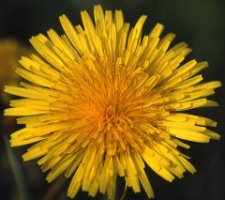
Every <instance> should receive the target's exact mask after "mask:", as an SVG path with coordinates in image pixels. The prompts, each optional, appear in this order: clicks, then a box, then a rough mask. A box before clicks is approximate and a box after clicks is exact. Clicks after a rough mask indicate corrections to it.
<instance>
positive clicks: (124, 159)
mask: <svg viewBox="0 0 225 200" xmlns="http://www.w3.org/2000/svg"><path fill="white" fill-rule="evenodd" d="M81 18H82V22H83V26H81V25H77V26H75V27H74V26H73V25H72V24H71V23H70V21H69V20H68V18H67V17H66V16H65V15H63V16H61V17H60V22H61V24H62V27H63V29H64V31H65V34H64V35H62V36H59V35H58V34H57V33H56V32H55V31H54V30H49V31H48V32H47V34H48V37H46V36H44V35H42V34H39V35H37V36H35V37H32V38H31V40H30V41H31V44H32V45H33V47H34V48H35V49H36V51H37V52H38V53H39V56H38V55H35V54H33V55H32V56H31V57H30V58H28V57H22V58H21V60H20V64H21V66H20V67H18V68H17V70H16V72H17V73H18V74H19V75H20V76H22V77H23V78H24V79H26V80H27V81H26V82H21V84H20V86H18V87H14V86H6V87H5V91H6V92H8V93H10V94H14V95H17V96H20V97H23V98H22V99H17V100H11V102H10V105H11V106H12V107H13V108H8V109H6V110H5V115H10V116H19V118H18V119H17V122H18V123H19V124H25V128H23V129H21V130H18V131H16V132H14V133H13V134H12V136H11V145H12V146H21V145H27V144H31V143H35V145H33V146H31V147H30V148H29V149H28V151H27V152H26V153H25V154H24V155H23V159H24V160H25V161H27V160H31V159H36V158H39V160H38V164H39V165H41V168H42V170H43V171H49V170H50V172H49V174H48V175H47V180H48V181H49V182H51V181H53V180H54V179H55V178H57V177H58V176H59V175H60V174H64V175H65V177H67V178H69V177H71V182H70V185H69V188H68V196H70V197H74V196H75V195H76V194H77V192H78V191H79V189H80V188H81V189H82V190H83V191H87V192H88V194H89V195H91V196H95V195H96V193H97V192H98V191H100V192H101V193H107V195H108V197H109V199H114V198H115V187H116V178H117V176H118V175H119V176H120V177H124V179H125V182H126V185H127V186H128V187H132V189H133V190H134V192H140V190H141V186H142V187H143V189H144V190H145V192H146V194H147V196H148V198H151V197H153V196H154V194H153V190H152V188H151V185H150V182H149V178H148V177H147V175H146V172H145V166H149V167H150V168H152V169H153V170H154V171H155V172H156V173H157V174H158V175H160V176H161V177H162V178H164V179H165V180H167V181H169V182H171V181H172V180H173V179H174V178H175V177H178V178H181V177H183V173H184V172H185V171H189V172H191V173H194V172H195V168H194V167H193V166H192V164H191V163H190V162H189V161H188V157H187V156H185V155H184V154H182V153H181V152H180V151H179V150H178V148H177V147H184V148H189V145H188V144H186V143H184V142H183V140H188V141H194V142H200V143H205V142H209V140H210V139H219V135H218V134H217V133H215V132H213V131H211V130H209V129H208V128H207V127H208V126H216V122H214V121H213V120H210V119H208V118H205V117H200V116H197V115H192V114H186V113H185V112H184V111H185V110H189V109H194V108H198V107H208V106H216V105H217V103H216V102H214V101H211V100H208V99H207V98H206V97H207V96H209V95H211V94H213V93H214V89H215V88H217V87H219V86H220V82H218V81H212V82H208V83H201V81H202V80H203V78H202V76H201V75H198V73H199V72H200V71H201V70H202V69H204V68H205V67H207V62H197V61H196V60H191V61H189V62H187V63H182V62H183V60H184V59H185V56H186V55H187V54H188V53H189V52H190V51H191V50H190V49H189V48H188V47H187V44H185V43H179V44H177V45H175V46H173V47H170V43H171V42H172V40H173V39H174V37H175V35H174V34H172V33H169V34H167V35H165V36H164V37H163V38H162V39H160V34H161V32H162V30H163V25H162V24H156V26H155V27H154V28H153V29H152V30H151V32H150V33H149V34H148V35H145V36H142V27H143V24H144V22H145V20H146V16H141V17H140V18H139V20H138V21H137V23H136V24H135V26H134V27H132V28H130V25H129V23H126V22H124V18H123V13H122V11H119V10H116V11H115V12H114V13H113V12H112V11H109V10H107V11H105V12H104V11H103V10H102V8H101V6H95V7H94V22H93V21H92V19H91V17H90V16H89V14H88V13H87V12H86V11H83V12H81Z"/></svg>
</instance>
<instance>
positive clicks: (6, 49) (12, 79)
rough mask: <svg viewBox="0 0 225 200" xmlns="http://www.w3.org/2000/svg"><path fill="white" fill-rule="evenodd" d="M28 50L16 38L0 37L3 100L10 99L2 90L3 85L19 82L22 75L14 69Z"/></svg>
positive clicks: (0, 81)
mask: <svg viewBox="0 0 225 200" xmlns="http://www.w3.org/2000/svg"><path fill="white" fill-rule="evenodd" d="M27 52H28V50H27V48H25V47H24V46H23V45H21V44H20V43H19V42H18V41H16V40H14V39H0V90H1V100H2V101H3V102H8V101H9V96H8V95H7V94H6V93H3V92H2V91H3V86H4V85H5V84H17V83H18V82H19V80H20V77H19V76H18V75H17V74H16V73H14V71H15V68H16V66H17V61H18V59H19V58H20V57H21V56H22V55H23V54H26V53H27Z"/></svg>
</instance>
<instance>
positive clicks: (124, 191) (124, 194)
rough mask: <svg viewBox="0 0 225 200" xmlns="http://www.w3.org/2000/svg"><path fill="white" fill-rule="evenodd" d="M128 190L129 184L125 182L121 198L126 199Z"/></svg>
mask: <svg viewBox="0 0 225 200" xmlns="http://www.w3.org/2000/svg"><path fill="white" fill-rule="evenodd" d="M127 190H128V187H127V184H125V186H124V190H123V194H122V196H121V198H120V200H125V198H126V195H127Z"/></svg>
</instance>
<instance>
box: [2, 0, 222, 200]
mask: <svg viewBox="0 0 225 200" xmlns="http://www.w3.org/2000/svg"><path fill="white" fill-rule="evenodd" d="M99 3H100V4H101V5H102V6H103V7H104V8H105V9H113V10H114V9H122V10H123V11H124V15H125V20H126V21H127V22H130V23H131V24H132V25H134V23H135V22H136V20H137V19H138V18H139V16H140V15H142V14H146V15H148V16H149V17H148V20H147V23H146V24H145V28H144V33H146V34H147V33H148V32H149V30H150V29H151V28H152V27H153V25H154V24H156V23H157V22H161V23H163V24H164V25H165V30H164V33H168V32H174V33H176V35H177V36H176V39H175V42H174V43H173V44H175V43H178V42H181V41H185V42H187V43H188V44H189V46H190V47H191V48H192V49H193V52H192V53H191V55H190V56H189V57H188V58H189V59H190V58H196V59H197V60H198V61H203V60H207V61H208V62H209V65H210V67H209V68H207V69H206V70H204V72H203V75H204V77H205V80H206V81H207V80H221V81H222V83H223V82H224V81H225V64H224V61H225V60H224V57H225V1H224V0H186V1H180V0H170V1H169V0H111V1H110V0H101V1H97V0H67V1H65V0H20V1H17V0H7V1H4V0H0V89H1V91H0V94H1V100H0V103H1V112H2V113H3V109H4V108H6V107H7V106H8V101H9V98H10V97H9V96H8V95H6V94H3V92H2V89H3V85H5V84H17V82H18V81H19V78H18V77H17V76H16V75H15V74H14V73H12V71H14V68H15V66H16V65H17V63H16V60H17V59H18V58H19V57H20V56H21V55H27V54H29V53H30V52H32V49H31V47H30V44H29V38H30V37H31V36H33V35H36V34H38V33H44V34H45V33H46V31H47V30H48V29H49V28H53V29H55V30H56V31H57V32H58V33H63V32H62V28H61V27H60V24H59V20H58V17H59V16H60V15H61V14H66V15H67V16H68V17H69V18H70V20H71V21H72V22H73V24H74V25H76V24H78V23H79V24H80V23H81V20H80V11H81V10H84V9H86V10H88V11H89V13H91V14H92V9H93V5H95V4H99ZM211 99H213V100H217V101H218V102H219V103H220V105H221V106H220V107H218V108H206V109H198V110H197V111H196V113H198V114H199V115H202V116H207V117H210V118H212V119H214V120H216V121H217V122H218V127H217V128H216V129H215V130H216V131H217V132H219V133H220V134H221V135H222V138H221V140H220V141H211V142H210V143H209V144H195V143H192V144H191V149H190V150H189V151H185V153H186V154H188V155H190V156H191V157H192V160H191V161H192V163H193V164H194V165H195V167H196V169H197V173H196V174H194V175H191V174H188V173H185V176H184V179H181V180H175V181H174V182H173V183H172V184H171V183H167V182H166V181H164V180H163V179H161V178H160V177H158V176H157V175H155V174H154V172H152V171H151V170H147V171H148V175H149V177H150V180H151V183H152V186H153V189H154V192H155V196H156V197H155V199H156V200H163V199H171V200H180V199H182V200H199V199H204V200H211V199H215V200H224V199H225V173H224V171H223V170H224V169H225V143H224V137H225V122H224V117H225V112H224V111H225V107H224V99H225V91H224V88H219V89H218V90H217V93H216V94H215V95H214V96H212V97H211ZM2 113H1V116H2ZM18 128H19V127H18V126H17V125H15V119H14V118H9V117H7V118H6V117H4V118H3V117H1V129H0V130H1V134H0V177H1V178H0V200H19V199H22V200H28V199H31V200H39V199H40V200H42V199H44V200H47V199H48V200H50V199H56V200H64V199H67V198H66V189H67V184H68V183H66V184H64V186H62V185H63V182H64V180H63V178H59V179H58V180H57V181H55V182H53V183H52V184H48V183H47V182H46V181H45V176H46V174H43V173H42V172H41V171H40V168H39V167H38V166H37V164H36V162H35V161H29V162H26V163H23V162H22V159H21V155H22V154H23V153H24V152H25V149H26V148H23V147H22V148H9V147H8V138H9V135H10V133H11V132H13V131H15V130H17V129H18ZM21 177H23V178H21ZM21 179H22V181H21ZM57 187H60V188H61V189H60V192H57V191H58V190H57ZM122 192H123V180H119V181H118V192H117V193H118V194H117V197H118V198H117V199H119V197H120V196H121V194H122ZM24 194H25V195H24ZM75 199H77V200H81V199H82V200H83V199H85V200H86V199H93V198H90V197H88V196H87V194H86V193H83V192H79V193H78V195H77V196H76V198H75ZM95 199H101V200H103V199H106V198H105V197H104V196H102V195H98V196H96V198H95ZM126 199H127V200H132V199H136V200H142V199H147V196H146V195H145V192H144V191H142V192H141V193H139V194H134V193H133V191H132V190H131V189H129V190H128V193H127V197H126Z"/></svg>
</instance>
